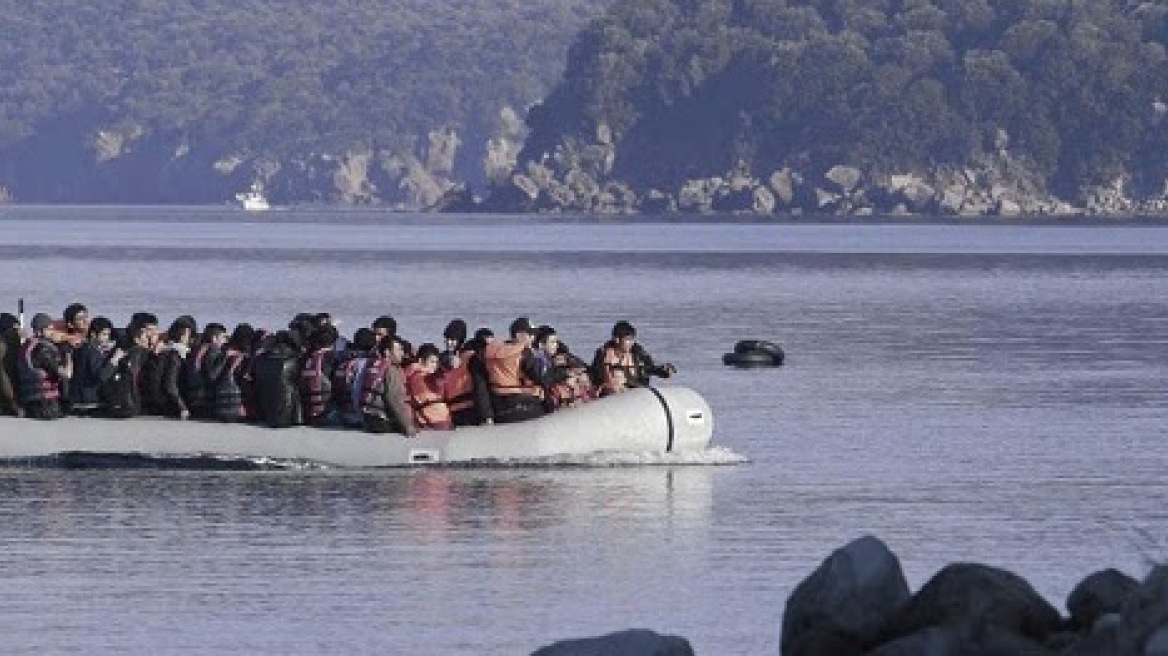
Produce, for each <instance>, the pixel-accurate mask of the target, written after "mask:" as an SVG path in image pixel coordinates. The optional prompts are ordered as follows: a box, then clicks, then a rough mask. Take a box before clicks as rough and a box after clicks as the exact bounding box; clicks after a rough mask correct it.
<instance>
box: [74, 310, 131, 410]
mask: <svg viewBox="0 0 1168 656" xmlns="http://www.w3.org/2000/svg"><path fill="white" fill-rule="evenodd" d="M113 330H114V325H113V324H112V323H110V320H109V319H106V318H105V317H97V318H95V319H94V320H93V321H91V322H89V329H88V331H87V332H86V340H85V341H84V342H83V343H82V344H80V345H79V346H78V347H77V349H76V350H74V352H73V377H72V378H70V379H69V405H70V413H71V414H75V415H80V416H83V417H84V416H90V415H93V414H97V413H98V412H100V410H101V407H102V402H101V394H100V392H101V387H102V385H103V384H104V383H105V382H106V381H107V380H109V379H110V377H112V376H113V375H114V370H115V368H116V367H117V366H118V363H119V362H120V361H121V359H122V358H123V357H124V356H125V351H123V350H121V349H120V348H117V347H116V346H114V345H113ZM111 350H112V351H113V352H112V353H111Z"/></svg>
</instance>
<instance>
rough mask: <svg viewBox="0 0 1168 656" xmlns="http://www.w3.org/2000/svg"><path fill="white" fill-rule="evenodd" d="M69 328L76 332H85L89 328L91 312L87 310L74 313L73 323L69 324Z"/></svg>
mask: <svg viewBox="0 0 1168 656" xmlns="http://www.w3.org/2000/svg"><path fill="white" fill-rule="evenodd" d="M69 329H70V330H71V331H73V332H75V333H85V332H86V331H88V330H89V313H88V312H86V311H85V310H82V311H80V312H78V313H77V314H75V315H73V323H70V324H69Z"/></svg>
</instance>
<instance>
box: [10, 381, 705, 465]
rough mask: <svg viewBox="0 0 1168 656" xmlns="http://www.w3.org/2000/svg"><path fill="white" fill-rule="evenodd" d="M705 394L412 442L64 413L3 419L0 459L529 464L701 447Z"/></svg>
mask: <svg viewBox="0 0 1168 656" xmlns="http://www.w3.org/2000/svg"><path fill="white" fill-rule="evenodd" d="M713 421H714V420H713V415H712V413H711V411H710V407H709V405H708V404H707V403H706V402H705V400H704V399H703V398H702V397H701V396H700V395H699V394H698V393H697V392H694V391H693V390H691V389H688V388H685V387H661V388H641V389H634V390H630V391H628V392H625V393H623V394H618V395H615V396H611V397H608V398H605V399H601V400H599V401H594V402H592V403H586V404H584V405H581V406H579V407H576V408H571V409H566V410H561V411H559V412H556V413H554V414H551V415H547V416H545V417H541V418H539V419H534V420H531V421H526V422H522V423H518V424H505V425H495V426H475V427H467V428H459V429H457V430H454V431H423V432H422V433H421V435H419V436H418V437H416V438H413V439H407V438H406V437H404V436H401V435H396V434H388V435H373V434H370V433H365V432H362V431H358V430H340V429H329V428H307V427H295V428H287V429H282V430H276V429H271V428H263V427H259V426H250V425H238V424H219V423H214V422H199V421H188V422H181V421H175V420H167V419H153V418H140V419H130V420H120V421H119V420H111V419H77V418H66V419H61V420H57V421H34V420H29V419H14V418H0V461H8V462H13V461H16V462H19V461H25V460H27V461H33V460H40V459H46V458H55V457H59V456H62V455H66V454H97V455H110V456H147V457H156V458H157V457H166V458H171V457H179V458H181V457H192V458H193V457H213V458H240V459H248V460H262V459H271V460H277V461H298V462H310V463H319V464H322V465H331V466H337V467H394V466H408V465H417V464H433V463H447V462H449V463H468V462H476V461H481V462H486V461H514V460H521V461H522V460H532V459H545V458H555V457H565V456H567V457H571V456H587V455H590V454H598V453H606V452H621V453H645V452H649V453H674V452H686V451H701V450H704V449H706V448H707V447H708V446H709V444H710V439H711V437H712V435H713V425H714V424H713Z"/></svg>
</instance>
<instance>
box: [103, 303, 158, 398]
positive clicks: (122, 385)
mask: <svg viewBox="0 0 1168 656" xmlns="http://www.w3.org/2000/svg"><path fill="white" fill-rule="evenodd" d="M155 326H157V324H155ZM152 336H153V333H152V332H151V329H150V325H149V324H147V323H135V322H131V323H130V326H129V327H128V328H127V329H126V334H125V340H124V343H125V344H126V345H127V346H126V348H125V357H120V358H119V359H118V360H117V363H116V364H115V365H114V372H113V374H112V375H111V376H110V377H109V378H108V379H107V380H105V381H103V382H102V386H101V389H100V394H101V401H102V404H103V406H104V411H103V414H104V415H105V416H107V417H110V418H113V419H129V418H131V417H137V416H139V415H141V414H142V387H141V381H142V367H143V366H144V365H145V363H146V359H147V358H148V357H149V356H150V351H149V348H148V347H149V345H150V340H151V339H152ZM120 351H121V349H115V350H113V351H111V352H110V353H109V356H108V358H109V359H110V360H113V358H114V357H115V355H117V354H119V352H120Z"/></svg>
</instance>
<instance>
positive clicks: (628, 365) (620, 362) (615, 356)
mask: <svg viewBox="0 0 1168 656" xmlns="http://www.w3.org/2000/svg"><path fill="white" fill-rule="evenodd" d="M602 364H603V367H604V372H603V379H602V380H601V383H600V387H601V389H602V390H605V391H607V392H609V393H611V392H615V391H618V390H616V389H615V386H614V385H613V382H612V372H613V370H614V369H623V370H624V371H625V378H626V381H627V379H630V378H632V375H633V367H634V366H635V363H634V362H633V354H632V353H631V352H629V353H621V352H619V351H617V349H615V348H613V347H611V346H608V347H605V349H604V359H603V363H602ZM625 386H626V387H627V386H628V384H627V382H626V385H625ZM622 389H623V388H622Z"/></svg>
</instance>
